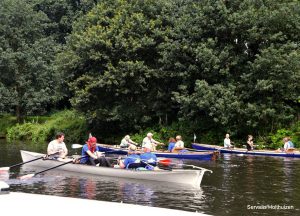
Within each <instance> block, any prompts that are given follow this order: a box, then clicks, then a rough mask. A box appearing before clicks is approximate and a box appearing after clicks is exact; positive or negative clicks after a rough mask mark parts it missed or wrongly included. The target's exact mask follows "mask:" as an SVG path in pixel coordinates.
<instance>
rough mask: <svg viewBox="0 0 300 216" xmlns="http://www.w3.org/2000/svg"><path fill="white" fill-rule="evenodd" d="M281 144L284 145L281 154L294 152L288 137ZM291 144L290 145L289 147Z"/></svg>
mask: <svg viewBox="0 0 300 216" xmlns="http://www.w3.org/2000/svg"><path fill="white" fill-rule="evenodd" d="M283 143H284V146H283V149H282V151H283V152H286V153H292V152H294V150H295V148H294V145H293V143H292V142H290V140H289V137H285V138H283ZM291 143H292V145H291Z"/></svg>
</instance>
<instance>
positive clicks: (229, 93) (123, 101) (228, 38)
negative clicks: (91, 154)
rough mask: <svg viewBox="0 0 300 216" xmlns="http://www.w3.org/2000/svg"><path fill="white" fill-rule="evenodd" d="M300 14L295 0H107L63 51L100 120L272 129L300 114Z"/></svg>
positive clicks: (76, 86)
mask: <svg viewBox="0 0 300 216" xmlns="http://www.w3.org/2000/svg"><path fill="white" fill-rule="evenodd" d="M287 16H288V18H286V17H287ZM283 20H284V22H283ZM299 21H300V13H299V3H298V2H295V1H290V2H287V1H276V2H274V1H255V4H253V1H247V0H245V1H208V0H207V1H179V0H177V1H162V0H161V1H152V0H148V1H102V2H100V3H99V4H98V5H97V6H96V7H95V8H94V9H93V10H92V11H91V12H90V13H88V14H87V15H86V16H84V17H82V18H81V19H80V20H79V21H78V22H77V23H76V25H75V26H74V31H73V32H72V34H71V36H70V38H69V40H68V43H67V49H66V51H65V52H63V53H62V54H60V55H59V58H58V60H59V63H60V67H61V70H62V71H65V73H66V76H67V77H68V80H69V81H70V84H69V86H70V89H71V90H72V91H73V92H74V97H73V98H72V99H71V101H72V105H73V106H74V107H75V108H76V109H78V110H81V111H83V112H84V113H86V114H87V116H88V118H89V119H92V120H94V121H93V122H94V123H95V124H96V125H97V127H100V128H101V130H102V129H103V130H104V129H105V128H106V126H107V125H109V126H110V127H109V130H110V131H111V132H119V131H130V130H132V129H134V128H135V129H140V128H141V127H146V126H151V125H156V124H164V125H169V124H170V123H172V122H173V121H184V122H186V121H188V122H191V124H193V125H194V126H195V128H194V130H197V131H198V132H201V133H209V134H211V133H210V131H211V130H216V131H220V132H221V133H224V132H231V133H233V134H234V135H238V136H242V137H243V136H245V135H246V134H247V133H254V134H258V131H259V132H260V133H268V132H270V131H272V130H273V129H274V128H277V127H280V126H281V125H284V124H289V123H290V122H293V121H294V120H295V119H296V118H297V114H299V87H300V85H299V82H298V80H299V78H300V64H299V57H300V51H299V35H300V29H299V27H298V23H299ZM101 130H100V131H101Z"/></svg>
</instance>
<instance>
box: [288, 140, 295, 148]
mask: <svg viewBox="0 0 300 216" xmlns="http://www.w3.org/2000/svg"><path fill="white" fill-rule="evenodd" d="M287 140H288V143H289V148H295V146H294V143H293V142H292V141H291V137H287Z"/></svg>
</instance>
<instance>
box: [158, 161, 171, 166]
mask: <svg viewBox="0 0 300 216" xmlns="http://www.w3.org/2000/svg"><path fill="white" fill-rule="evenodd" d="M158 163H160V164H162V165H165V166H169V165H170V164H171V163H172V161H171V159H161V160H159V161H158Z"/></svg>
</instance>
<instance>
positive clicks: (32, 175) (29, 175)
mask: <svg viewBox="0 0 300 216" xmlns="http://www.w3.org/2000/svg"><path fill="white" fill-rule="evenodd" d="M84 157H87V156H84ZM84 157H80V158H77V159H81V158H84ZM72 162H73V160H70V161H68V162H65V163H62V164H59V165H57V166H54V167H50V168H48V169H45V170H42V171H39V172H36V173H31V174H27V175H24V176H21V177H19V179H22V180H23V179H29V178H32V177H34V176H36V175H38V174H41V173H43V172H47V171H49V170H52V169H55V168H57V167H61V166H64V165H66V164H69V163H72Z"/></svg>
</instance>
